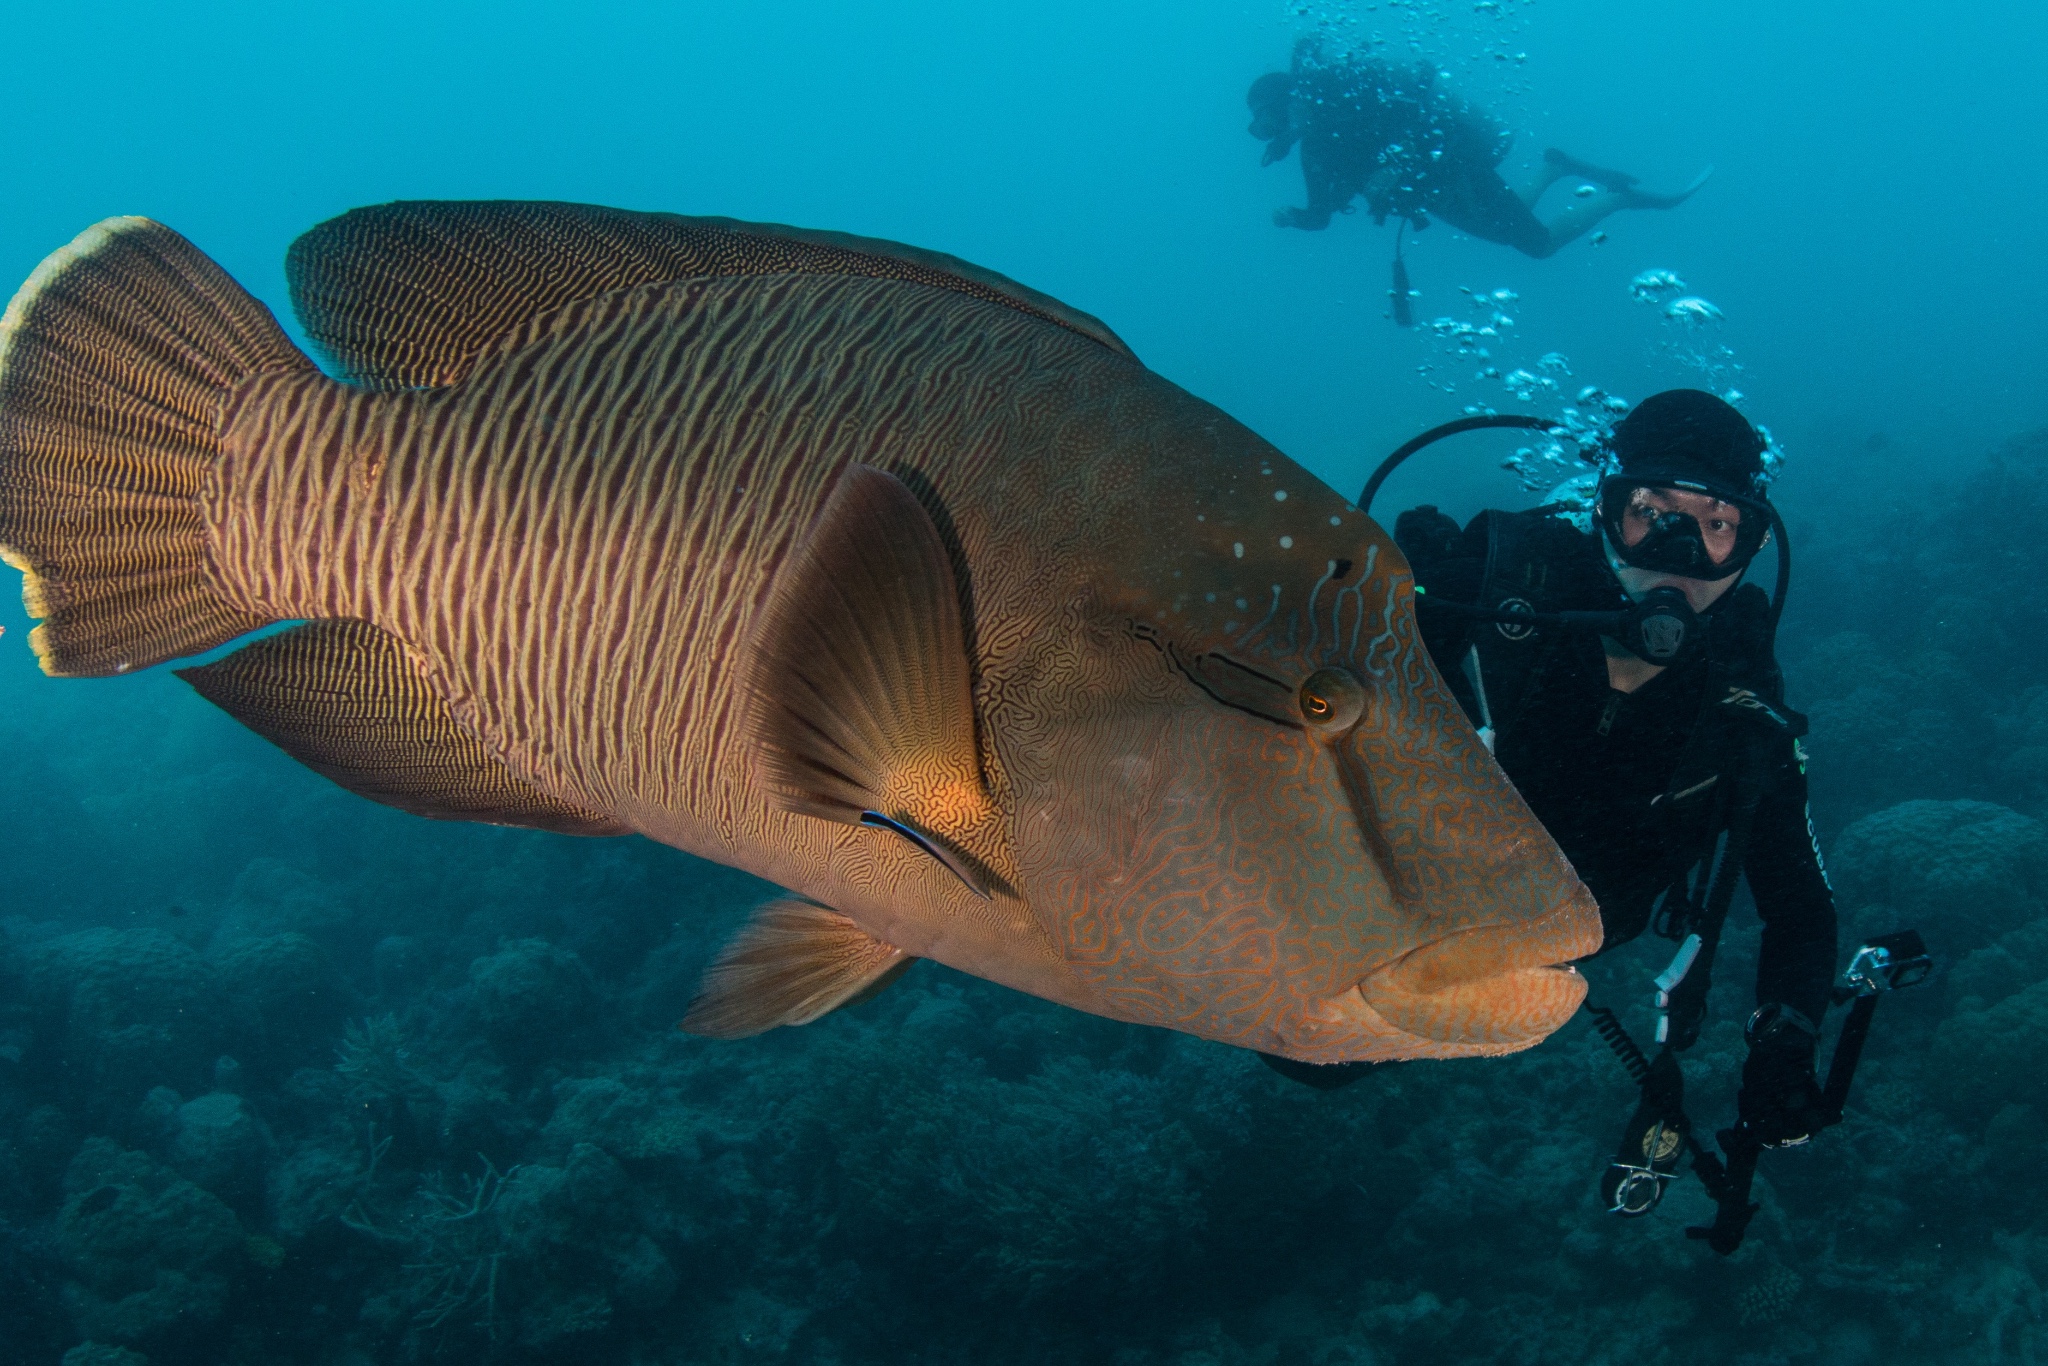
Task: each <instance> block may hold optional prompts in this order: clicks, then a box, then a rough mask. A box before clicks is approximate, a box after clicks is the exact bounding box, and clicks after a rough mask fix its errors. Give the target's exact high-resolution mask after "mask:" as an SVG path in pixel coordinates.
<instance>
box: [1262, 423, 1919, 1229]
mask: <svg viewBox="0 0 2048 1366" xmlns="http://www.w3.org/2000/svg"><path fill="white" fill-rule="evenodd" d="M1544 425H1547V424H1543V423H1541V422H1539V421H1538V420H1536V419H1529V418H1517V417H1507V416H1481V417H1470V418H1465V419H1461V420H1460V421H1458V422H1454V423H1449V424H1446V426H1444V427H1441V428H1437V429H1434V430H1433V431H1431V432H1428V433H1424V434H1423V435H1422V436H1421V437H1418V438H1417V439H1416V440H1415V441H1412V442H1410V443H1409V444H1408V445H1406V446H1404V447H1402V449H1401V450H1399V451H1396V452H1395V453H1394V454H1393V455H1392V456H1390V457H1389V458H1388V460H1387V461H1386V463H1384V464H1383V465H1382V466H1381V467H1380V470H1379V472H1378V473H1377V474H1375V475H1374V478H1373V482H1372V483H1371V484H1370V485H1368V487H1367V491H1366V493H1365V495H1364V496H1363V498H1362V499H1361V503H1360V506H1361V507H1367V508H1369V505H1370V503H1371V500H1372V495H1373V493H1374V492H1375V491H1376V490H1377V489H1378V487H1379V485H1380V483H1381V481H1382V480H1384V478H1385V477H1386V475H1387V474H1388V473H1390V472H1391V471H1392V469H1393V468H1394V467H1395V466H1396V465H1397V464H1398V463H1399V462H1400V461H1401V460H1403V459H1405V458H1406V457H1407V456H1408V455H1410V454H1412V453H1413V452H1414V451H1415V450H1418V449H1420V448H1421V447H1422V446H1423V445H1426V444H1428V443H1430V442H1432V441H1434V440H1437V439H1440V438H1441V437H1442V436H1444V435H1449V434H1452V433H1455V432H1457V431H1462V430H1472V429H1474V428H1478V427H1485V426H1525V427H1540V426H1544ZM1766 447H1767V442H1766V441H1765V439H1764V437H1763V436H1762V435H1760V434H1759V433H1758V432H1757V430H1756V429H1755V428H1754V427H1752V426H1751V425H1750V424H1749V422H1748V421H1747V420H1746V419H1745V418H1744V417H1743V416H1742V415H1741V414H1740V413H1738V412H1737V411H1736V410H1735V409H1734V408H1733V407H1731V406H1729V405H1728V404H1727V403H1725V402H1723V401H1722V400H1721V399H1719V398H1716V397H1715V396H1714V395H1712V394H1709V393H1704V392H1702V391H1700V390H1696V389H1674V390H1670V391H1667V392H1665V393H1660V394H1655V395H1653V396H1651V397H1650V398H1647V399H1645V400H1643V401H1642V402H1641V403H1640V404H1638V405H1636V407H1635V408H1634V409H1633V410H1632V411H1630V412H1629V413H1628V415H1627V416H1626V417H1624V418H1623V419H1622V420H1621V421H1620V422H1619V423H1617V424H1616V425H1615V427H1614V429H1613V432H1612V435H1611V437H1610V438H1609V439H1608V441H1607V443H1606V446H1605V449H1604V451H1603V452H1602V457H1603V459H1604V461H1605V463H1604V465H1603V467H1602V471H1601V474H1600V475H1599V476H1598V479H1597V490H1596V492H1595V493H1594V495H1593V497H1592V504H1591V507H1590V508H1586V507H1585V506H1584V505H1583V504H1581V505H1580V506H1579V507H1578V508H1574V507H1573V506H1571V505H1570V504H1569V503H1566V502H1559V503H1550V504H1546V505H1545V506H1542V507H1538V508H1534V509H1531V510H1529V511H1526V512H1502V511H1486V512H1481V513H1480V514H1479V515H1478V516H1477V517H1475V518H1473V520H1472V521H1471V522H1470V523H1469V524H1467V525H1466V526H1464V527H1462V528H1461V527H1459V526H1458V524H1457V523H1456V522H1455V521H1453V520H1452V519H1451V518H1449V517H1446V516H1445V515H1443V514H1442V513H1441V512H1439V511H1437V509H1436V508H1434V507H1431V506H1428V505H1424V506H1421V507H1417V508H1414V509H1411V510H1410V511H1408V512H1404V513H1402V514H1401V515H1400V517H1399V518H1398V519H1397V521H1396V523H1395V528H1394V539H1395V542H1396V543H1397V544H1398V545H1399V546H1400V548H1401V550H1402V552H1403V553H1404V554H1405V555H1406V556H1407V558H1408V561H1409V564H1410V566H1411V567H1412V569H1413V571H1414V575H1415V583H1416V598H1415V603H1416V621H1417V628H1418V631H1419V633H1420V635H1421V637H1422V640H1423V643H1424V645H1425V646H1426V647H1427V649H1428V650H1429V653H1430V656H1431V658H1432V659H1433V660H1434V662H1435V663H1436V666H1437V670H1438V672H1439V673H1440V674H1441V675H1442V676H1443V678H1444V680H1445V681H1446V683H1447V684H1448V685H1449V686H1450V688H1451V691H1452V692H1453V693H1454V694H1455V695H1456V696H1457V698H1458V701H1459V703H1460V704H1461V705H1462V706H1463V707H1464V709H1465V712H1466V714H1467V715H1468V716H1469V717H1470V718H1471V720H1472V723H1473V725H1474V726H1475V727H1477V728H1478V731H1479V737H1480V740H1481V742H1482V743H1484V744H1485V745H1486V746H1487V747H1488V748H1489V749H1490V750H1492V751H1493V753H1494V755H1495V757H1496V758H1497V759H1498V760H1499V761H1500V764H1501V767H1502V768H1503V769H1505V770H1506V772H1507V775H1508V777H1509V778H1511V779H1512V780H1513V781H1514V784H1515V787H1516V789H1517V790H1518V791H1519V792H1520V793H1521V795H1522V797H1523V799H1524V800H1525V801H1527V802H1528V804H1529V807H1530V809H1531V810H1532V811H1533V812H1534V813H1535V815H1536V817H1537V819H1538V820H1540V821H1541V822H1542V823H1543V825H1544V828H1545V829H1547V830H1548V831H1549V832H1550V834H1551V836H1552V837H1553V838H1554V839H1556V841H1557V843H1558V846H1559V847H1560V848H1561V849H1562V850H1563V851H1564V854H1565V856H1566V857H1567V858H1568V859H1570V860H1571V864H1572V867H1573V868H1574V869H1575V870H1577V872H1578V874H1579V876H1580V877H1581V878H1582V879H1583V880H1584V881H1585V884H1586V886H1587V889H1588V890H1589V891H1591V892H1592V894H1593V896H1594V899H1595V900H1596V901H1597V902H1598V904H1599V907H1600V918H1601V922H1602V926H1603V929H1604V931H1605V936H1604V939H1603V942H1602V945H1601V952H1603V953H1604V952H1606V951H1608V950H1610V949H1613V948H1616V947H1618V946H1620V945H1623V944H1626V943H1628V942H1630V941H1631V940H1633V939H1635V938H1636V937H1638V936H1639V935H1641V934H1642V933H1643V931H1644V930H1646V929H1654V930H1655V931H1656V932H1657V933H1658V934H1660V935H1662V936H1664V937H1666V938H1668V939H1671V940H1673V941H1676V942H1677V943H1678V951H1677V954H1676V956H1675V957H1674V958H1673V960H1672V963H1671V966H1670V967H1669V968H1667V969H1666V970H1665V971H1664V973H1663V974H1662V975H1660V976H1659V977H1658V978H1657V979H1656V982H1655V987H1656V1005H1657V1007H1658V1010H1659V1016H1658V1023H1657V1031H1656V1042H1657V1043H1658V1044H1659V1045H1661V1047H1660V1048H1659V1049H1658V1051H1657V1058H1656V1060H1655V1061H1654V1062H1652V1061H1651V1060H1650V1059H1649V1058H1648V1057H1647V1056H1646V1055H1645V1054H1644V1053H1643V1051H1642V1050H1641V1049H1640V1048H1639V1047H1638V1046H1637V1045H1636V1044H1635V1043H1634V1041H1633V1040H1632V1039H1630V1038H1629V1037H1628V1033H1627V1031H1626V1029H1624V1028H1623V1027H1622V1026H1621V1024H1620V1022H1619V1020H1618V1019H1617V1018H1616V1016H1615V1015H1614V1013H1613V1012H1612V1011H1611V1010H1608V1009H1605V1008H1603V1007H1600V1006H1597V1005H1591V1004H1590V1003H1589V1009H1590V1010H1591V1011H1592V1013H1593V1015H1594V1017H1595V1022H1596V1028H1597V1029H1598V1030H1599V1032H1600V1033H1601V1035H1602V1036H1603V1037H1604V1038H1605V1039H1606V1040H1607V1041H1608V1042H1609V1044H1611V1045H1612V1046H1613V1047H1614V1049H1615V1051H1616V1052H1617V1053H1619V1054H1620V1055H1621V1057H1622V1060H1623V1063H1624V1065H1625V1066H1627V1067H1628V1069H1629V1072H1630V1074H1631V1075H1632V1076H1633V1077H1634V1079H1635V1080H1636V1081H1637V1082H1638V1083H1640V1084H1641V1087H1642V1099H1641V1104H1640V1105H1639V1106H1638V1107H1637V1109H1636V1112H1635V1113H1634V1114H1633V1115H1632V1116H1631V1117H1630V1119H1629V1121H1628V1124H1627V1126H1626V1127H1625V1129H1624V1132H1623V1136H1622V1141H1621V1144H1620V1150H1619V1152H1618V1153H1617V1155H1616V1157H1615V1159H1614V1161H1613V1163H1612V1164H1611V1165H1610V1166H1609V1167H1608V1169H1607V1172H1606V1176H1605V1178H1604V1180H1603V1182H1602V1187H1601V1190H1602V1195H1603V1198H1604V1201H1605V1203H1606V1204H1607V1206H1608V1208H1609V1209H1610V1210H1612V1211H1613V1212H1615V1213H1617V1214H1624V1215H1640V1214H1646V1213H1648V1212H1649V1211H1650V1209H1651V1208H1652V1207H1654V1206H1655V1205H1656V1203H1657V1202H1658V1200H1659V1198H1660V1197H1661V1194H1662V1191H1663V1188H1664V1185H1665V1184H1666V1183H1667V1182H1669V1181H1670V1180H1672V1179H1675V1176H1676V1174H1677V1171H1678V1167H1679V1163H1680V1161H1681V1160H1682V1159H1684V1158H1685V1157H1687V1156H1688V1155H1689V1156H1691V1158H1692V1160H1693V1165H1694V1169H1695V1170H1696V1171H1698V1172H1699V1173H1700V1175H1701V1178H1702V1180H1703V1181H1705V1182H1706V1183H1707V1185H1708V1188H1709V1192H1710V1194H1712V1195H1713V1196H1714V1199H1715V1200H1716V1203H1717V1205H1718V1206H1719V1208H1720V1210H1721V1213H1720V1215H1719V1216H1717V1218H1716V1221H1715V1226H1714V1227H1713V1228H1711V1229H1701V1230H1698V1231H1697V1232H1696V1234H1695V1236H1698V1237H1701V1238H1705V1239H1707V1240H1708V1241H1710V1242H1711V1243H1712V1245H1713V1246H1714V1248H1715V1249H1716V1250H1717V1251H1720V1252H1723V1253H1726V1252H1730V1251H1733V1250H1734V1248H1735V1247H1736V1246H1737V1245H1739V1243H1740V1242H1741V1238H1742V1234H1743V1229H1744V1228H1745V1227H1746V1225H1747V1223H1748V1221H1749V1217H1750V1216H1751V1215H1752V1214H1753V1213H1754V1212H1755V1209H1756V1206H1754V1205H1752V1204H1750V1203H1749V1199H1748V1196H1749V1185H1750V1179H1751V1176H1752V1174H1753V1172H1754V1170H1755V1162H1756V1156H1757V1154H1758V1153H1759V1152H1760V1151H1761V1150H1763V1149H1766V1148H1774V1147H1785V1146H1792V1145H1795V1144H1800V1143H1804V1142H1805V1141H1807V1140H1808V1139H1809V1138H1811V1137H1812V1136H1813V1135H1814V1134H1816V1133H1817V1132H1819V1131H1820V1130H1821V1129H1823V1128H1825V1127H1827V1126H1828V1125H1830V1124H1833V1123H1835V1122H1838V1121H1839V1119H1840V1118H1841V1107H1842V1102H1843V1099H1844V1097H1845V1096H1846V1092H1847V1088H1848V1085H1849V1082H1850V1079H1851V1078H1852V1076H1853V1073H1854V1069H1855V1060H1856V1057H1857V1055H1858V1054H1859V1053H1860V1051H1861V1048H1862V1040H1863V1037H1864V1034H1865V1032H1867V1029H1868V1025H1869V1017H1870V1010H1871V1008H1872V1004H1873V1002H1874V999H1875V995H1876V993H1878V992H1879V991H1883V990H1889V989H1890V988H1891V987H1894V986H1900V985H1910V984H1911V983H1912V982H1913V981H1917V980H1919V978H1920V977H1921V976H1924V973H1925V970H1926V965H1927V961H1928V960H1927V959H1926V957H1925V953H1924V947H1923V946H1921V945H1920V943H1919V940H1918V937H1917V936H1915V935H1912V934H1911V933H1910V932H1906V933H1904V934H1901V935H1896V936H1892V937H1890V938H1889V939H1884V940H1876V941H1873V942H1872V945H1870V946H1866V947H1865V948H1864V949H1863V950H1860V951H1859V956H1858V960H1857V964H1856V965H1852V968H1851V977H1850V980H1851V982H1852V983H1860V984H1862V986H1863V987H1864V988H1867V989H1865V990H1859V991H1851V992H1848V993H1847V994H1845V993H1844V991H1843V990H1841V989H1836V988H1835V987H1834V982H1833V979H1834V968H1835V961H1836V959H1835V954H1836V943H1835V940H1836V919H1835V904H1834V895H1833V893H1832V891H1831V890H1830V889H1829V886H1828V882H1827V878H1826V875H1825V873H1824V872H1823V870H1822V867H1821V860H1820V851H1819V849H1818V847H1817V846H1816V844H1815V840H1814V835H1813V826H1812V822H1811V820H1810V819H1809V817H1808V814H1807V800H1806V759H1805V753H1804V751H1803V749H1802V748H1801V746H1800V744H1799V737H1800V736H1801V735H1802V734H1803V733H1804V731H1805V720H1804V718H1803V717H1801V716H1799V715H1798V714H1797V713H1796V712H1792V711H1789V710H1788V709H1786V707H1785V706H1784V681H1783V677H1782V675H1781V673H1780V672H1779V669H1778V664H1777V660H1776V658H1775V657H1774V653H1773V637H1774V635H1775V629H1776V618H1777V610H1778V608H1779V607H1781V606H1782V605H1783V599H1784V592H1785V589H1786V587H1787V585H1788V583H1789V571H1790V561H1789V559H1788V558H1787V556H1788V552H1787V550H1786V549H1785V548H1784V547H1782V546H1781V547H1780V551H1779V592H1778V595H1777V600H1776V602H1773V600H1772V599H1771V598H1769V597H1767V596H1766V595H1765V593H1764V591H1763V590H1762V589H1761V588H1759V587H1757V586H1755V585H1752V584H1745V583H1743V582H1742V579H1743V575H1744V572H1745V571H1746V570H1747V569H1748V567H1749V564H1750V561H1751V560H1752V559H1753V558H1754V557H1755V555H1756V554H1757V553H1758V552H1759V551H1760V550H1761V549H1762V548H1763V547H1764V546H1765V545H1766V544H1767V543H1769V540H1770V533H1771V528H1772V526H1773V524H1774V522H1775V514H1774V512H1773V510H1772V509H1771V506H1770V504H1769V502H1768V499H1767V497H1766V485H1767V483H1768V480H1769V474H1768V471H1767V467H1766V464H1765V461H1764V453H1765V450H1766ZM1780 535H1782V529H1781V530H1780ZM1738 878H1746V879H1747V880H1748V882H1749V886H1750V891H1751V894H1752V896H1753V898H1754V900H1755V903H1756V908H1757V913H1758V916H1759V918H1760V919H1761V920H1762V922H1763V937H1762V945H1761V949H1760V952H1759V958H1758V966H1757V982H1756V1002H1757V1004H1756V1008H1755V1010H1754V1012H1753V1013H1752V1014H1751V1015H1750V1017H1749V1022H1748V1025H1747V1027H1746V1031H1745V1032H1746V1036H1747V1040H1748V1043H1749V1053H1748V1056H1747V1059H1746V1061H1745V1062H1744V1065H1743V1069H1742V1082H1741V1087H1740V1091H1739V1093H1738V1095H1737V1098H1736V1102H1737V1112H1738V1115H1739V1118H1738V1120H1737V1123H1736V1125H1735V1126H1734V1127H1733V1128H1732V1129H1730V1130H1724V1131H1722V1132H1721V1133H1720V1134H1719V1136H1718V1137H1719V1140H1720V1143H1721V1147H1722V1149H1723V1151H1724V1152H1725V1153H1726V1154H1727V1160H1726V1162H1725V1163H1724V1162H1723V1161H1722V1159H1721V1158H1720V1157H1717V1156H1715V1155H1714V1154H1712V1153H1710V1152H1708V1151H1707V1150H1706V1148H1705V1147H1704V1146H1703V1145H1702V1144H1701V1143H1700V1141H1699V1140H1698V1138H1697V1137H1696V1136H1695V1135H1694V1134H1693V1132H1692V1130H1691V1125H1690V1121H1689V1120H1688V1119H1687V1118H1686V1116H1685V1112H1684V1099H1683V1078H1682V1075H1681V1073H1680V1069H1679V1065H1678V1060H1677V1057H1676V1054H1677V1052H1678V1051H1680V1050H1683V1049H1684V1048H1686V1047H1688V1046H1689V1045H1691V1044H1692V1043H1693V1041H1694V1040H1695V1039H1696V1038H1697V1037H1698V1035H1699V1032H1700V1027H1701V1025H1702V1023H1703V1021H1704V1019H1705V1013H1706V997H1707V990H1708V986H1709V984H1710V982H1711V979H1712V971H1713V966H1714V958H1715V953H1716V949H1717V948H1718V945H1719V942H1720V934H1721V928H1722V925H1723V923H1724V921H1725V919H1726V915H1727V912H1728V909H1729V906H1730V904H1731V902H1732V899H1733V895H1734V888H1735V884H1736V881H1737V879H1738ZM1859 971H1860V972H1861V975H1860V976H1859V975H1858V973H1859ZM1851 996H1855V997H1856V998H1857V999H1858V1001H1859V1004H1858V1007H1857V1009H1856V1010H1855V1011H1852V1013H1851V1020H1850V1025H1849V1026H1848V1027H1846V1028H1845V1030H1844V1033H1843V1035H1842V1043H1841V1044H1840V1045H1838V1047H1837V1048H1836V1050H1835V1055H1834V1065H1833V1066H1832V1067H1831V1068H1830V1071H1829V1075H1828V1081H1827V1086H1826V1089H1825V1090H1823V1087H1822V1085H1821V1082H1820V1081H1819V1079H1818V1077H1817V1076H1816V1070H1815V1062H1816V1053H1817V1047H1818V1043H1819V1035H1820V1024H1821V1021H1822V1018H1823V1016H1824V1014H1825V1013H1826V1011H1827V1009H1828V1007H1829V1005H1830V1004H1831V1003H1833V1002H1836V1001H1843V1000H1847V999H1850V998H1851ZM1866 996H1867V997H1869V998H1870V999H1869V1000H1864V999H1863V998H1864V997H1866ZM1852 1040H1853V1042H1852ZM1266 1061H1267V1062H1268V1064H1269V1065H1271V1066H1272V1067H1273V1068H1274V1069H1275V1070H1276V1071H1279V1072H1281V1073H1282V1074H1283V1075H1286V1076H1289V1077H1291V1078H1293V1079H1295V1080H1298V1081H1303V1082H1306V1083H1308V1084H1310V1085H1313V1086H1319V1087H1325V1088H1327V1087H1333V1086H1338V1085H1343V1084H1346V1083H1347V1082H1349V1081H1351V1080H1353V1079H1354V1078H1355V1077H1357V1076H1358V1075H1360V1074H1362V1073H1363V1072H1364V1071H1365V1070H1368V1068H1369V1066H1370V1065H1369V1064H1337V1065H1334V1066H1325V1067H1311V1066H1305V1065H1303V1064H1299V1063H1290V1062H1288V1061H1286V1060H1284V1059H1278V1058H1268V1059H1266Z"/></svg>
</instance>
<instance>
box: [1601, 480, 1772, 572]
mask: <svg viewBox="0 0 2048 1366" xmlns="http://www.w3.org/2000/svg"><path fill="white" fill-rule="evenodd" d="M1670 512H1682V513H1684V514H1685V515H1686V516H1688V517H1690V518H1692V519H1693V520H1694V521H1695V522H1698V523H1699V524H1700V539H1701V540H1703V541H1705V542H1706V546H1707V558H1708V559H1710V560H1712V561H1713V562H1714V563H1715V564H1726V563H1728V557H1729V556H1730V555H1733V554H1734V553H1735V538H1736V535H1737V533H1738V532H1740V531H1741V529H1742V509H1741V508H1739V507H1737V506H1735V504H1733V503H1724V502H1722V501H1721V500H1720V499H1719V498H1713V497H1709V496H1708V495H1706V494H1704V493H1691V492H1688V491H1687V490H1685V489H1659V488H1639V489H1637V490H1636V491H1635V492H1633V493H1631V494H1629V496H1628V507H1627V508H1626V509H1624V510H1623V512H1622V514H1621V543H1622V544H1623V545H1641V544H1642V543H1643V538H1644V537H1645V536H1647V535H1649V534H1650V528H1651V527H1652V526H1653V525H1655V523H1656V521H1657V519H1658V518H1659V517H1662V516H1664V515H1665V514H1666V513H1670Z"/></svg>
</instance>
